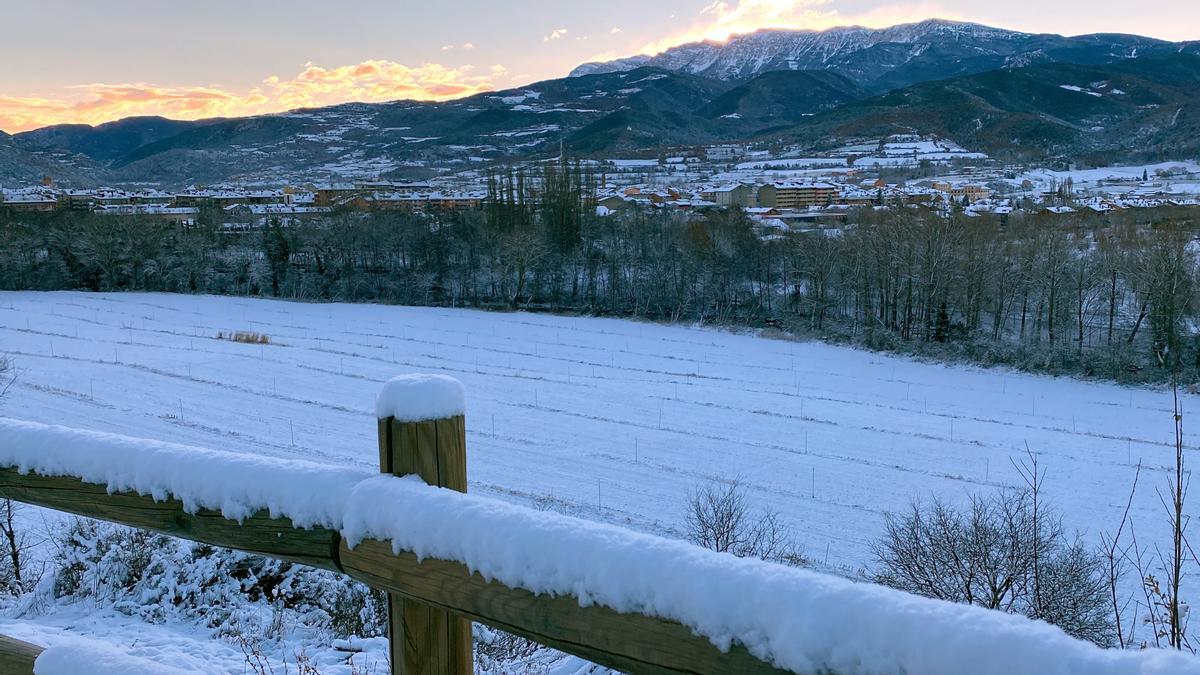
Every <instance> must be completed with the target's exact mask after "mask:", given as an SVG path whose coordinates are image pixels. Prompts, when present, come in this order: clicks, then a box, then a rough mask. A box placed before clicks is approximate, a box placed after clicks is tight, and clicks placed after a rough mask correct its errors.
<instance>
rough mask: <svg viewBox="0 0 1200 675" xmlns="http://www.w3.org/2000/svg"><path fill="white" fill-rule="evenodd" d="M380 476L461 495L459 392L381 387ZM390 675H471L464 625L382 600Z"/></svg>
mask: <svg viewBox="0 0 1200 675" xmlns="http://www.w3.org/2000/svg"><path fill="white" fill-rule="evenodd" d="M376 408H377V413H378V417H379V470H380V471H381V472H383V473H389V474H392V475H396V476H407V475H409V474H415V475H417V476H420V477H421V479H422V480H424V481H425V482H426V483H429V484H430V485H436V486H438V487H444V488H450V489H451V490H458V491H459V492H466V491H467V426H466V420H465V417H464V414H465V407H464V395H463V387H462V384H460V383H459V382H458V381H457V380H455V379H453V378H449V377H444V376H435V375H409V376H403V377H398V378H396V379H394V380H392V381H390V382H388V383H387V384H386V385H385V386H384V389H383V391H382V392H380V395H379V401H378V405H377V406H376ZM388 641H389V643H390V650H391V661H392V673H393V675H471V674H472V672H473V668H472V654H471V622H470V621H469V620H468V619H465V618H463V617H460V616H458V615H456V614H452V613H450V612H447V611H445V610H443V609H438V608H435V607H432V606H430V605H426V604H424V603H421V602H417V601H414V600H406V599H405V598H404V597H403V596H400V595H397V594H395V593H389V594H388Z"/></svg>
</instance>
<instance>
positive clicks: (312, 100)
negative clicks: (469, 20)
mask: <svg viewBox="0 0 1200 675" xmlns="http://www.w3.org/2000/svg"><path fill="white" fill-rule="evenodd" d="M505 72H506V71H505V70H504V68H503V66H499V65H496V66H492V67H491V68H490V69H489V70H488V71H487V72H486V73H482V74H476V73H475V72H474V70H473V68H471V67H470V66H463V67H459V68H452V67H449V66H443V65H440V64H436V63H428V64H425V65H422V66H417V67H411V66H406V65H404V64H401V63H396V62H394V61H387V60H369V61H363V62H362V63H356V64H351V65H345V66H338V67H336V68H323V67H321V66H318V65H314V64H312V63H308V64H305V66H304V70H303V71H301V72H300V73H299V74H298V75H296V76H295V77H293V78H291V79H282V78H279V77H277V76H274V75H273V76H271V77H268V78H266V79H265V80H263V82H262V84H260V85H259V86H258V87H255V88H253V89H251V90H250V91H243V92H234V91H227V90H224V89H219V88H215V87H164V86H157V85H153V84H148V83H131V84H104V83H100V84H86V85H79V86H75V87H69V88H68V91H67V92H65V94H64V96H63V97H62V98H40V97H0V129H4V130H6V131H9V132H17V131H24V130H28V129H35V128H38V127H43V126H48V125H51V124H66V123H72V124H75V123H83V124H99V123H103V122H109V121H112V120H115V119H120V118H122V117H129V116H133V115H162V116H163V117H170V118H174V119H202V118H206V117H236V116H244V115H258V114H265V113H272V112H281V111H285V110H292V109H295V108H307V107H315V106H323V105H333V104H337V103H345V102H347V101H367V102H379V101H392V100H396V99H419V100H446V99H451V98H459V97H462V96H469V95H471V94H476V93H479V92H483V91H490V90H492V89H494V88H495V86H494V79H495V78H497V77H499V76H500V75H503V74H504V73H505Z"/></svg>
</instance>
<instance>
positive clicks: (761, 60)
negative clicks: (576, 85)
mask: <svg viewBox="0 0 1200 675" xmlns="http://www.w3.org/2000/svg"><path fill="white" fill-rule="evenodd" d="M1179 47H1180V46H1179V45H1174V44H1172V43H1167V42H1162V41H1159V40H1151V39H1148V38H1142V37H1138V36H1131V35H1130V36H1127V35H1105V36H1080V37H1076V38H1065V37H1062V36H1058V35H1034V34H1030V33H1022V32H1019V31H1011V30H1005V29H1001V28H993V27H990V26H984V25H981V24H976V23H965V22H958V21H946V20H942V19H929V20H926V21H921V22H919V23H910V24H902V25H897V26H892V27H889V28H880V29H875V28H865V27H863V26H844V27H838V28H830V29H828V30H822V31H815V30H786V29H764V30H759V31H756V32H753V33H746V34H743V35H737V36H734V37H731V38H730V39H729V40H727V41H725V42H716V41H705V42H693V43H689V44H684V45H680V46H678V47H673V48H671V49H668V50H666V51H664V52H662V53H660V54H656V55H654V56H644V55H640V56H633V57H630V58H626V59H618V60H616V61H609V62H607V63H585V64H583V65H581V66H579V67H578V68H576V69H575V70H574V71H572V73H571V75H572V76H580V75H588V74H595V73H605V72H621V71H626V70H631V69H633V68H639V67H643V66H653V67H658V68H664V69H668V70H677V71H682V72H687V73H690V74H694V75H702V76H705V77H712V78H717V79H722V80H745V79H749V78H751V77H754V76H756V75H759V74H761V73H763V72H768V71H773V70H831V71H834V72H836V73H838V74H840V75H843V76H845V77H847V78H849V79H850V80H852V81H853V82H854V83H855V84H857V85H858V86H861V87H864V88H865V89H868V90H874V91H880V92H882V91H887V90H891V89H895V88H899V87H903V86H907V85H910V84H916V83H918V82H924V81H928V80H932V79H943V78H947V77H954V76H958V75H969V74H974V73H979V72H984V71H986V70H992V69H995V68H1002V67H1010V66H1012V65H1023V64H1027V63H1034V62H1045V61H1065V62H1079V63H1098V62H1107V61H1112V60H1116V59H1120V58H1130V57H1131V56H1139V55H1143V54H1147V53H1156V52H1159V51H1164V50H1167V49H1178V48H1179Z"/></svg>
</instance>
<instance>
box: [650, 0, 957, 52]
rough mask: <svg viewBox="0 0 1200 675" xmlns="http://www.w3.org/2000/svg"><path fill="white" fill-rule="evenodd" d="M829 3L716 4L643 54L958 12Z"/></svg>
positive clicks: (754, 0) (742, 0)
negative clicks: (746, 36)
mask: <svg viewBox="0 0 1200 675" xmlns="http://www.w3.org/2000/svg"><path fill="white" fill-rule="evenodd" d="M829 3H830V0H728V1H727V0H717V1H716V2H713V3H712V4H710V5H708V6H706V7H705V8H704V9H702V10H701V11H700V14H699V16H697V17H696V19H695V20H694V21H692V23H691V24H690V25H688V26H686V27H685V28H684V29H682V30H679V31H677V32H675V33H673V34H672V35H669V36H667V37H665V38H662V39H660V40H655V41H654V42H651V43H648V44H646V45H644V46H643V47H642V49H641V50H640V51H641V53H643V54H657V53H659V52H662V51H664V50H666V49H669V48H671V47H675V46H677V45H681V44H685V43H688V42H697V41H700V40H715V41H718V42H721V41H724V40H728V39H729V38H730V36H733V35H739V34H742V33H751V32H754V31H756V30H760V29H763V28H790V29H804V28H808V29H814V30H820V29H824V28H831V27H833V26H838V25H850V24H855V25H862V26H871V27H882V26H890V25H894V24H897V23H904V22H908V21H919V20H921V19H927V18H929V17H931V16H940V17H943V18H956V17H957V16H958V13H957V12H954V11H949V10H946V9H945V8H944V7H943V6H941V5H940V4H928V3H925V4H899V5H889V6H886V7H879V8H877V9H874V10H871V11H869V12H867V13H862V14H853V15H843V14H841V13H839V12H838V11H837V10H836V9H832V8H829Z"/></svg>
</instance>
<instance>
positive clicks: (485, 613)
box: [0, 415, 784, 675]
mask: <svg viewBox="0 0 1200 675" xmlns="http://www.w3.org/2000/svg"><path fill="white" fill-rule="evenodd" d="M379 467H380V470H381V471H382V472H384V473H388V474H395V475H409V474H415V475H418V476H420V477H421V478H422V479H423V480H424V481H425V482H427V483H429V484H432V485H437V486H440V487H445V488H451V489H454V490H459V491H462V492H465V491H466V489H467V471H466V468H467V461H466V424H465V421H464V418H463V417H462V416H461V415H459V416H456V417H451V418H446V419H439V420H432V421H425V422H402V421H399V420H397V419H394V418H386V419H381V420H379ZM0 497H5V498H8V499H13V500H16V501H20V502H24V503H27V504H34V505H37V506H42V507H47V508H51V509H56V510H59V511H65V512H68V513H73V514H77V515H80V516H87V517H89V518H99V519H101V520H108V521H112V522H115V523H120V524H121V525H126V526H129V527H136V528H141V529H145V530H152V531H155V532H161V533H163V534H168V535H172V536H176V537H181V538H184V539H190V540H193V541H199V542H204V543H207V544H212V545H215V546H222V547H226V548H231V549H237V550H241V551H246V552H249V553H255V554H259V555H264V556H269V557H272V558H278V559H281V560H287V561H290V562H294V563H298V564H302V565H310V566H312V567H318V568H321V569H326V570H332V571H335V572H339V573H342V574H346V575H348V576H350V577H351V578H353V579H356V580H358V581H360V582H363V583H365V584H367V585H368V586H371V587H373V588H376V589H380V590H383V591H386V592H387V593H388V611H389V630H388V639H389V644H390V658H391V666H392V673H395V674H403V675H467V674H469V673H471V672H472V650H471V622H472V621H478V622H480V623H483V624H486V625H488V626H491V627H493V628H497V629H500V630H503V631H507V632H509V633H513V634H516V635H520V636H523V637H526V638H529V639H530V640H533V641H535V642H538V643H540V644H543V645H547V646H549V647H553V648H555V649H559V650H561V651H563V652H566V653H568V654H574V655H576V656H579V657H581V658H584V659H588V660H589V661H593V662H595V663H598V664H601V665H605V666H609V667H612V668H616V669H619V670H622V671H625V672H629V673H780V672H784V671H781V670H778V669H777V668H775V667H773V666H771V665H770V664H767V663H765V662H763V661H760V660H758V659H757V658H755V657H754V656H752V655H751V654H750V653H749V652H748V651H747V650H746V649H745V648H743V647H741V646H738V645H735V646H734V647H733V648H732V649H730V650H729V651H727V652H722V651H720V650H719V649H717V648H716V647H715V646H714V645H713V644H712V643H711V642H710V641H709V640H708V639H707V638H704V637H701V636H697V635H695V634H693V632H692V631H691V630H690V629H689V628H686V627H685V626H683V625H680V624H678V623H674V622H670V621H665V620H662V619H659V618H656V617H652V616H644V615H641V614H622V613H618V612H615V611H613V610H610V609H607V608H604V607H599V606H589V607H581V606H580V605H579V602H578V601H577V600H576V599H574V598H571V597H549V596H545V595H535V594H533V593H530V592H528V591H525V590H522V589H517V588H510V587H508V586H505V585H503V584H500V583H497V582H494V581H485V580H484V579H483V577H481V576H479V575H478V574H472V573H471V572H470V571H469V570H468V569H467V568H466V566H464V565H462V564H460V563H457V562H450V561H444V560H433V559H425V560H423V561H420V562H418V561H417V558H416V556H415V555H413V554H412V553H406V552H402V553H400V554H399V555H396V554H393V553H392V545H391V543H390V542H383V541H376V540H367V541H364V542H361V543H360V544H359V545H357V546H355V548H354V549H353V550H350V549H349V548H348V547H347V546H346V544H345V542H343V541H342V538H341V536H340V535H339V533H338V532H337V531H336V530H331V529H325V528H319V527H318V528H313V529H307V530H304V529H297V528H296V527H294V526H293V524H292V522H291V521H290V520H288V519H287V518H272V517H271V516H270V515H269V514H268V513H266V512H260V513H258V514H255V515H254V516H252V517H250V518H247V519H246V520H244V521H243V522H242V523H240V524H239V523H238V522H236V521H233V520H229V519H227V518H225V517H224V516H222V515H221V513H219V512H216V511H207V510H201V511H199V512H198V513H194V514H191V513H187V512H186V511H185V510H184V508H183V504H182V503H181V502H180V501H178V500H176V499H168V500H166V501H155V500H154V499H153V498H151V497H148V496H143V495H138V494H135V493H131V492H118V493H114V494H109V493H108V491H107V489H106V488H105V486H103V485H96V484H91V483H85V482H83V481H81V480H78V479H75V478H64V477H49V476H42V475H37V474H33V473H29V474H25V475H22V474H21V473H19V472H18V471H17V470H16V469H15V468H0ZM40 651H41V650H40V648H38V647H36V646H34V645H30V644H27V643H24V642H20V641H18V640H12V639H9V638H0V673H14V674H25V673H32V672H33V661H34V660H35V659H36V657H37V654H38V653H39V652H40Z"/></svg>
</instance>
